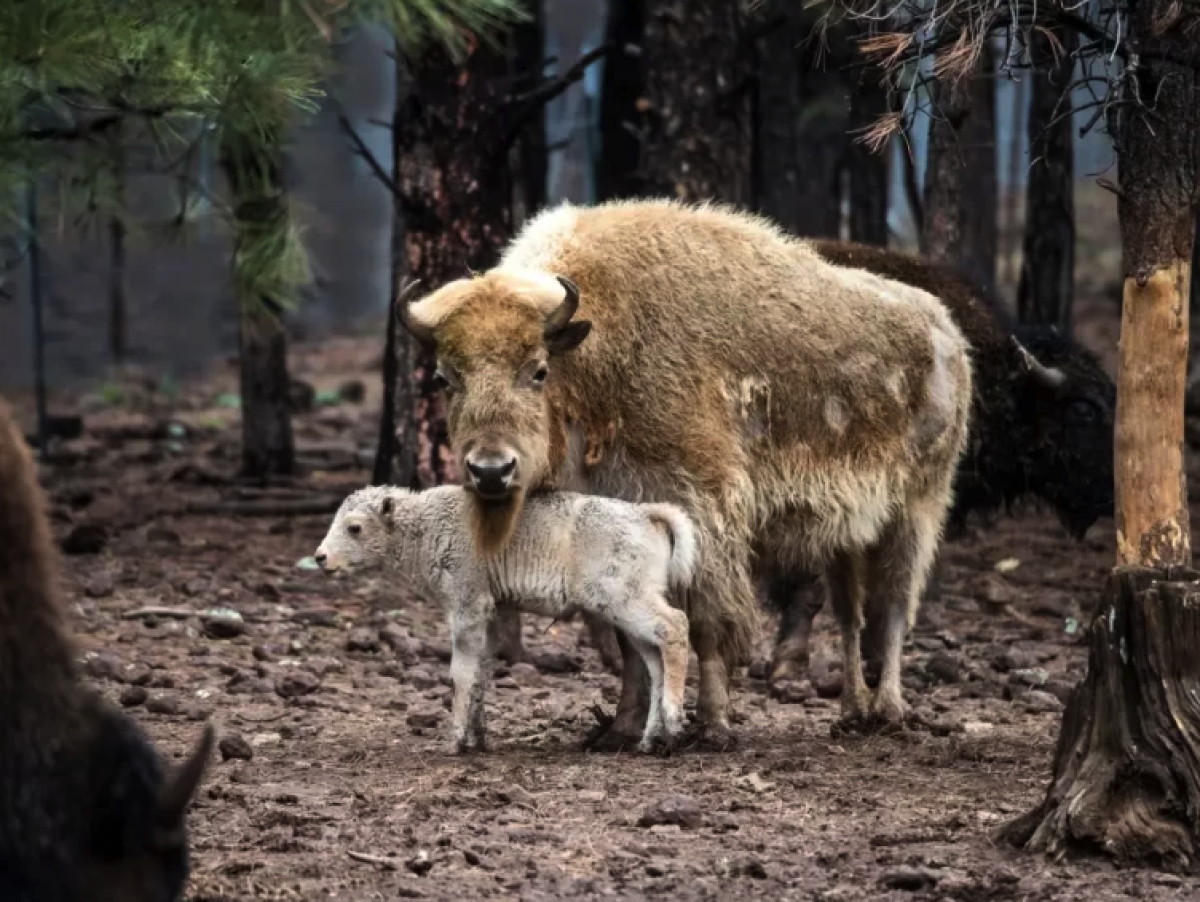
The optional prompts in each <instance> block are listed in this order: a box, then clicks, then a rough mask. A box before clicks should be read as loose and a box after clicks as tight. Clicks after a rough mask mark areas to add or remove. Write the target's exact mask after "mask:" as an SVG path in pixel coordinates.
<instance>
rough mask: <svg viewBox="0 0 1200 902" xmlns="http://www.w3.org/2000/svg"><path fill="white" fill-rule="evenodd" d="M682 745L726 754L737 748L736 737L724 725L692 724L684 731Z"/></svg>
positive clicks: (726, 725)
mask: <svg viewBox="0 0 1200 902" xmlns="http://www.w3.org/2000/svg"><path fill="white" fill-rule="evenodd" d="M685 737H686V738H685V740H684V743H685V744H686V745H687V747H688V748H692V749H698V750H700V751H709V752H728V751H732V750H733V749H735V748H737V737H736V736H734V734H733V731H732V730H731V729H729V724H724V723H715V722H714V723H706V722H699V721H698V722H696V723H693V724H692V725H691V726H690V727H689V728H688V729H687V730H686V731H685Z"/></svg>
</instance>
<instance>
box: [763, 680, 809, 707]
mask: <svg viewBox="0 0 1200 902" xmlns="http://www.w3.org/2000/svg"><path fill="white" fill-rule="evenodd" d="M771 696H772V697H773V698H775V699H776V700H777V701H778V702H779V703H780V704H782V705H802V704H804V703H805V702H806V701H808V700H809V699H810V698H815V697H816V690H815V689H813V685H812V683H810V682H809V681H808V680H780V681H779V682H777V683H773V684H772V685H771Z"/></svg>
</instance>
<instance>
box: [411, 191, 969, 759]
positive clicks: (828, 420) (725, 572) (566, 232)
mask: <svg viewBox="0 0 1200 902" xmlns="http://www.w3.org/2000/svg"><path fill="white" fill-rule="evenodd" d="M575 286H578V288H576V287H575ZM576 310H578V312H579V313H580V315H581V316H586V319H583V320H577V319H574V318H573V314H574V313H575V312H576ZM403 312H404V313H405V316H404V319H405V322H406V324H407V325H408V327H409V329H410V330H411V331H412V332H413V334H414V335H416V336H417V337H418V339H419V340H421V341H422V342H423V343H424V344H425V345H426V346H427V347H430V348H432V349H434V350H435V351H436V353H437V357H438V361H439V367H440V368H441V369H442V371H443V373H444V376H445V379H446V383H447V387H448V392H449V404H448V418H449V427H450V438H451V444H452V446H453V448H454V451H455V453H456V455H457V456H458V458H459V461H460V465H461V468H462V469H463V470H464V471H466V472H467V473H468V474H471V475H469V476H468V477H467V486H468V488H471V489H473V491H474V492H475V495H476V497H477V498H478V499H479V500H480V501H483V500H484V499H489V500H492V501H495V500H498V499H499V498H502V497H504V496H505V494H507V495H508V497H511V498H513V499H514V500H516V501H517V503H514V504H509V505H506V506H504V507H502V508H495V507H494V506H492V505H488V506H484V505H483V504H479V505H478V512H479V514H480V515H481V516H483V517H488V516H490V515H493V514H495V513H496V512H497V511H500V512H501V513H502V515H503V516H504V517H506V518H507V517H512V516H516V515H518V514H519V507H518V504H519V497H518V496H519V495H520V494H521V493H527V492H538V491H543V490H547V489H554V488H559V487H562V486H563V485H564V483H565V482H566V481H567V480H568V479H577V480H579V482H577V483H576V484H577V485H579V484H581V486H582V487H583V488H584V490H586V491H589V492H593V493H595V494H601V495H612V496H616V497H622V498H625V499H627V500H634V501H667V502H674V503H676V504H678V505H680V506H681V507H683V508H684V509H685V510H686V511H687V512H688V513H689V514H690V515H691V516H692V518H693V519H694V520H695V522H696V523H697V526H698V527H699V532H698V539H699V544H700V548H701V559H702V560H703V561H704V566H703V568H702V572H701V574H700V576H699V580H698V583H697V585H696V586H694V587H693V588H692V590H690V591H688V592H687V593H685V595H684V596H683V597H682V598H681V601H682V603H683V606H684V608H685V610H687V612H688V616H689V621H690V625H691V639H692V644H693V646H694V648H695V650H696V653H697V656H698V658H699V660H700V693H699V699H698V712H697V714H698V718H697V720H698V722H699V724H700V725H701V727H702V728H703V729H704V731H705V732H706V734H707V737H708V738H710V739H712V740H714V741H715V742H716V743H718V744H724V743H725V742H726V741H727V740H728V739H729V729H728V680H729V673H730V669H731V667H732V666H734V665H738V664H742V663H745V662H746V661H747V659H748V657H749V652H750V650H751V647H752V644H753V641H754V639H755V637H756V626H757V620H758V607H757V605H756V604H755V601H754V593H753V586H752V583H751V567H752V563H751V562H752V559H753V557H754V555H755V553H758V554H761V555H763V556H764V558H766V559H767V560H770V561H774V562H776V563H777V564H778V565H780V566H785V567H788V568H795V567H801V566H807V567H810V568H816V569H821V568H825V567H830V568H832V569H834V570H836V572H837V573H838V574H839V579H838V585H837V591H836V592H835V596H836V597H835V602H836V604H837V608H838V610H839V614H840V619H841V623H842V627H843V639H844V643H843V644H844V649H845V652H846V655H847V658H848V661H847V673H848V674H850V675H851V676H852V677H853V674H854V672H855V671H856V670H857V668H856V666H855V660H856V658H857V654H858V651H857V649H858V630H859V629H860V628H861V624H862V606H863V603H864V598H865V597H876V598H877V599H878V602H879V604H880V606H881V608H883V609H885V610H886V611H887V631H886V632H887V642H888V649H889V651H888V655H887V661H886V667H885V674H884V679H883V681H882V682H881V685H880V688H879V691H878V692H877V693H876V695H875V697H874V699H873V700H870V701H869V700H868V696H867V692H866V687H865V685H864V684H863V683H862V681H861V671H859V678H858V679H854V678H851V679H848V680H847V686H846V692H845V694H844V695H843V711H844V713H845V715H846V716H847V718H848V719H850V720H852V721H860V720H862V719H863V718H865V717H867V716H868V715H878V716H881V717H883V718H885V719H887V720H895V719H897V718H899V717H900V716H901V715H902V713H903V701H902V699H901V696H900V689H899V666H900V648H901V642H902V640H903V632H904V629H905V627H906V623H907V622H908V621H909V620H910V618H911V617H912V615H913V613H914V610H915V607H914V606H915V603H916V600H917V598H918V597H919V593H920V591H921V589H922V588H923V586H924V582H925V579H926V575H927V572H928V566H929V562H930V560H931V559H932V556H933V552H934V549H935V547H936V544H937V540H938V536H939V534H940V531H941V528H942V524H943V521H944V518H945V514H946V510H947V509H948V506H949V497H950V482H951V479H952V477H953V473H954V468H955V464H956V462H957V459H958V456H959V454H960V453H961V448H962V443H963V441H964V439H965V437H966V432H967V430H966V419H967V414H968V408H969V398H970V384H971V375H970V363H969V359H968V355H967V353H966V344H965V341H964V340H963V339H962V336H961V334H960V333H959V332H958V330H957V329H956V328H955V326H954V324H953V322H952V321H951V320H950V318H949V317H948V316H947V315H946V313H945V311H944V310H943V309H942V307H941V305H939V304H938V303H937V301H936V300H935V299H934V298H933V297H931V296H930V295H928V294H926V293H925V292H922V291H918V290H915V289H912V288H908V287H906V286H902V285H898V284H896V283H889V282H887V281H885V280H882V279H878V278H875V277H873V276H870V275H868V274H865V273H852V272H850V271H848V270H842V269H839V268H837V267H834V266H831V265H829V264H828V263H827V262H825V261H823V260H822V259H821V258H820V257H819V256H818V255H817V254H815V253H813V252H812V251H811V250H809V249H808V248H807V247H806V246H805V245H803V244H801V243H799V242H796V241H794V240H791V239H789V238H787V237H786V236H784V235H782V234H781V233H780V232H779V231H778V230H777V229H776V228H774V227H773V226H771V225H769V224H768V223H766V222H765V221H764V220H761V219H758V218H756V217H752V216H747V215H743V214H738V213H733V212H730V211H727V210H724V209H720V208H715V207H711V206H707V207H688V206H684V205H681V204H678V203H674V202H668V201H636V202H618V203H613V204H606V205H603V206H600V207H595V208H590V209H586V208H585V209H579V208H573V207H571V206H569V205H564V206H562V207H559V208H557V209H554V210H551V211H548V212H546V213H543V214H541V215H540V216H538V217H536V218H535V219H533V220H531V221H530V222H529V223H528V224H527V225H526V226H525V228H524V229H523V231H522V233H521V235H519V236H518V237H517V238H516V240H515V241H514V242H513V244H512V246H511V247H510V248H509V249H508V251H507V252H506V253H505V255H504V257H503V259H502V261H501V263H500V265H499V266H498V267H496V268H495V269H493V270H490V271H488V272H487V273H484V274H483V275H481V276H477V277H472V278H468V279H460V280H458V281H456V282H452V283H450V284H449V285H446V286H443V287H442V288H440V289H439V290H438V291H436V292H434V293H433V294H431V295H429V296H428V297H426V298H424V299H422V300H421V301H419V302H417V303H416V304H413V305H412V306H411V307H409V308H407V310H406V311H403ZM589 332H594V336H593V337H592V338H591V339H590V340H587V341H585V339H587V338H588V334H589ZM573 430H578V431H579V432H580V433H581V434H582V435H583V436H585V438H586V445H587V447H588V448H589V451H588V453H587V454H586V455H585V456H584V455H581V456H580V457H581V459H576V456H575V455H574V454H573V452H572V451H571V450H570V449H571V448H572V443H571V442H570V441H569V438H570V436H571V434H572V432H573ZM597 447H598V448H601V449H602V453H595V454H593V453H592V451H591V449H592V448H597ZM472 480H473V481H474V485H472ZM756 533H757V535H756ZM503 534H504V530H491V529H489V530H488V533H487V534H486V535H482V536H480V535H479V534H478V531H477V536H478V537H479V538H480V539H481V541H482V540H486V539H487V537H488V535H492V536H495V535H500V536H503ZM484 553H486V551H485V552H484ZM626 665H627V666H626V667H625V668H624V673H623V679H624V686H623V691H622V698H621V703H620V705H619V706H618V712H617V718H616V721H615V723H614V725H613V728H612V730H611V731H610V739H611V740H612V742H611V743H608V744H617V743H620V742H627V741H629V740H631V739H635V738H636V736H637V735H638V734H639V733H640V731H641V723H642V721H643V720H644V717H645V711H644V692H641V691H639V690H640V689H641V688H643V687H644V681H645V674H644V671H643V669H642V668H641V666H640V664H639V663H638V661H637V659H636V658H632V659H628V658H627V661H626Z"/></svg>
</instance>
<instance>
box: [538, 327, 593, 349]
mask: <svg viewBox="0 0 1200 902" xmlns="http://www.w3.org/2000/svg"><path fill="white" fill-rule="evenodd" d="M591 331H592V324H591V322H590V321H588V320H586V319H581V320H576V321H575V322H572V323H567V324H566V325H565V326H563V327H562V328H561V329H559V330H557V331H555V332H552V333H551V334H549V335H547V336H546V350H547V351H549V352H550V353H551V354H565V353H567V351H573V350H575V348H577V347H579V346H580V345H581V344H583V340H584V339H585V338H587V337H588V335H590V334H591Z"/></svg>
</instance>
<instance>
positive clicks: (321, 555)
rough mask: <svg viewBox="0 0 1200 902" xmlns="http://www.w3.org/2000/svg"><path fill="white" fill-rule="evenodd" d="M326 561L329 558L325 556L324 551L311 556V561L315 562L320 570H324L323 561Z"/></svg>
mask: <svg viewBox="0 0 1200 902" xmlns="http://www.w3.org/2000/svg"><path fill="white" fill-rule="evenodd" d="M328 559H329V556H328V555H327V554H325V552H324V551H318V552H317V553H316V554H314V555H313V560H314V561H316V562H317V564H318V565H319V566H320V567H321V569H324V568H325V561H327V560H328Z"/></svg>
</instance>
